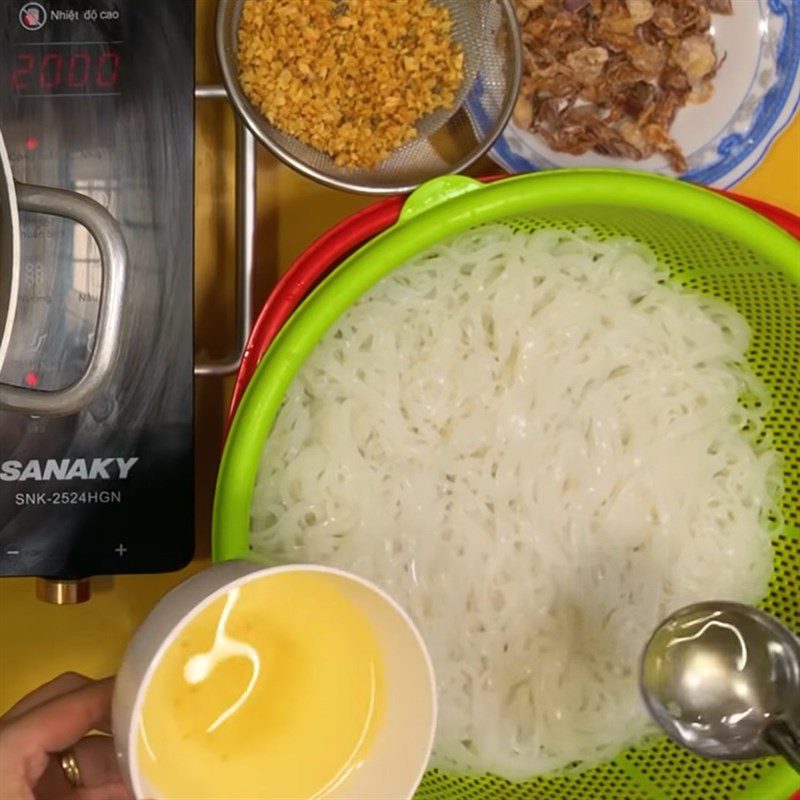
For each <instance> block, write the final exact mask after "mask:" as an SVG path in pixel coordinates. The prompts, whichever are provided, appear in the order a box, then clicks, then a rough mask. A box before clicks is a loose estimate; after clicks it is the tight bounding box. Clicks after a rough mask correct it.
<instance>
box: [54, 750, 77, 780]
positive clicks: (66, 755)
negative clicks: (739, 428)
mask: <svg viewBox="0 0 800 800" xmlns="http://www.w3.org/2000/svg"><path fill="white" fill-rule="evenodd" d="M58 763H59V764H60V765H61V771H62V772H63V773H64V777H65V778H66V779H67V783H68V784H69V785H70V786H71V787H72V788H73V789H77V788H78V787H79V786H80V785H81V770H80V767H79V766H78V761H77V759H76V758H75V753H73V752H72V750H65V751H64V752H63V753H60V754H59V756H58Z"/></svg>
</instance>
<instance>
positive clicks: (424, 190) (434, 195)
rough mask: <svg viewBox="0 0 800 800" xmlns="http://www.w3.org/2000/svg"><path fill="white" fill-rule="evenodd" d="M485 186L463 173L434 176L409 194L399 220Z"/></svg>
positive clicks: (404, 219) (406, 218)
mask: <svg viewBox="0 0 800 800" xmlns="http://www.w3.org/2000/svg"><path fill="white" fill-rule="evenodd" d="M483 186H484V184H483V183H481V182H480V181H477V180H475V179H474V178H466V177H464V176H463V175H444V176H442V177H441V178H434V179H433V180H431V181H428V182H427V183H423V184H422V186H420V187H419V189H416V190H415V191H413V192H412V193H411V194H410V195H409V198H408V200H406V202H405V204H404V205H403V210H402V211H401V212H400V216H399V217H398V220H397V221H398V222H399V223H402V222H408V220H410V219H411V218H412V217H416V216H417V215H418V214H422V213H423V212H424V211H428V210H430V209H431V208H433V207H434V206H438V205H440V204H441V203H444V202H446V201H447V200H452V199H453V198H454V197H458V196H459V195H462V194H467V193H468V192H474V191H476V190H477V189H482V188H483Z"/></svg>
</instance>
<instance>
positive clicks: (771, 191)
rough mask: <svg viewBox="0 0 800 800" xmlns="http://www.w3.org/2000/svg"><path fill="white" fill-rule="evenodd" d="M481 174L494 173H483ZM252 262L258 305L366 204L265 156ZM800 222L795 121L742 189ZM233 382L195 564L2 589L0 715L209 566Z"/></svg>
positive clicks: (118, 640) (217, 402)
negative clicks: (56, 587)
mask: <svg viewBox="0 0 800 800" xmlns="http://www.w3.org/2000/svg"><path fill="white" fill-rule="evenodd" d="M213 7H214V2H213V0H198V27H197V40H198V68H197V79H198V81H199V82H216V80H217V75H216V60H215V57H214V54H213V51H212V41H213V36H212V26H213ZM222 109H223V106H222V104H221V103H219V102H218V101H209V102H207V103H202V104H200V105H199V107H198V116H197V123H198V130H197V155H196V163H197V177H196V189H197V197H196V234H195V237H196V253H197V263H196V275H197V277H196V286H195V291H196V299H195V311H196V317H197V321H198V323H197V327H198V341H197V347H198V351H199V352H201V353H203V354H205V355H210V356H213V355H217V356H219V355H222V354H223V353H224V352H225V349H226V346H228V345H229V344H230V341H231V339H232V330H231V328H232V319H233V313H234V312H233V309H234V305H233V299H234V295H233V289H234V287H233V281H232V272H233V271H232V267H233V263H232V258H233V256H232V253H233V215H232V210H231V199H232V197H231V191H232V180H233V164H232V163H231V152H232V146H233V125H232V120H231V116H230V112H228V111H224V113H221V110H222ZM480 167H483V168H486V169H491V166H490V165H488V164H487V163H484V164H482V165H480ZM258 168H259V181H260V198H259V207H258V241H257V246H256V257H257V262H256V263H257V265H258V280H257V286H256V299H257V301H258V302H257V305H260V301H261V300H262V299H263V298H264V297H265V296H266V294H267V292H268V291H269V288H270V286H271V285H272V284H273V283H274V281H275V279H276V277H277V276H278V275H279V274H280V272H281V271H282V270H284V269H286V267H287V266H288V265H289V264H290V263H291V262H292V260H293V259H294V258H295V257H296V256H297V255H299V254H300V253H301V252H302V251H303V249H304V248H305V247H306V246H307V245H308V244H309V243H310V242H311V241H313V239H315V238H316V237H317V236H318V235H320V234H321V233H323V232H324V231H325V230H327V229H328V228H329V227H330V226H331V225H333V224H334V223H335V222H337V221H339V220H340V219H342V217H344V216H346V215H347V214H350V213H352V212H353V211H355V210H356V209H358V208H361V207H362V206H364V205H367V204H368V203H369V202H371V200H370V199H369V198H366V197H361V196H355V195H348V194H344V193H342V192H337V191H334V190H331V189H325V188H323V187H321V186H318V185H316V184H314V183H312V182H311V181H308V180H306V179H304V178H301V177H300V176H298V175H297V174H295V173H293V172H291V171H290V170H288V169H287V168H285V167H284V166H282V165H280V164H278V163H277V162H276V161H275V159H273V158H272V157H271V156H269V155H268V154H267V153H266V152H265V151H263V149H260V150H259V159H258ZM735 191H737V192H740V193H741V194H745V195H749V196H751V197H757V198H759V199H761V200H765V201H767V202H770V203H773V204H775V205H779V206H782V207H784V208H788V209H790V210H792V211H794V212H795V213H800V120H798V119H797V118H795V120H794V121H793V123H792V124H791V125H790V126H789V128H788V129H787V130H786V131H785V132H784V133H783V135H782V136H781V137H780V138H779V139H778V140H777V141H776V142H775V144H774V145H773V147H772V149H771V150H770V153H769V155H768V156H767V158H766V159H765V160H764V161H763V162H762V164H761V165H760V167H759V168H758V169H757V170H755V171H754V172H753V173H752V174H751V175H750V176H748V178H747V179H746V180H745V181H743V182H742V183H740V184H739V185H738V186H736V187H735ZM231 386H232V381H231V380H230V379H229V380H225V381H212V380H208V381H199V382H198V385H197V393H196V411H197V456H196V465H197V466H196V479H197V486H198V492H197V495H198V499H197V526H196V530H197V540H198V558H197V559H196V560H195V561H194V562H193V564H192V565H191V566H190V567H189V568H188V569H187V570H184V571H183V572H182V573H178V574H171V575H157V576H152V575H151V576H123V577H117V578H109V579H103V580H101V581H98V582H96V585H95V588H94V592H93V598H92V600H91V601H90V602H89V603H86V604H84V605H81V606H74V607H55V606H48V605H45V604H44V603H41V602H39V601H37V600H36V599H35V597H34V584H33V581H32V580H28V579H5V580H0V713H1V712H2V711H3V710H5V709H6V708H7V707H8V706H9V705H11V704H12V703H13V702H14V701H16V699H18V698H19V697H20V696H21V695H22V694H24V693H25V692H27V691H29V690H30V689H32V688H34V687H35V686H37V685H39V684H41V683H43V682H44V681H46V680H48V679H49V678H50V677H52V676H53V675H55V674H57V673H59V672H62V671H64V670H78V671H81V672H84V673H86V674H89V675H92V676H101V675H107V674H111V673H113V672H114V671H115V670H116V668H117V666H118V664H119V661H120V658H121V656H122V653H123V650H124V647H125V643H126V642H127V640H128V639H129V637H130V635H131V633H132V632H133V630H134V629H135V628H136V626H137V625H138V623H139V622H140V621H141V620H142V618H143V617H144V616H145V615H146V614H147V612H148V610H149V609H150V608H152V606H153V605H154V604H155V602H156V601H157V600H158V598H159V597H161V596H162V595H163V594H164V593H165V592H166V591H167V590H168V589H169V588H171V587H172V586H174V585H175V584H176V583H177V582H179V581H180V580H181V579H182V578H184V577H185V576H186V575H187V574H190V573H191V572H193V571H196V570H197V569H199V568H201V567H202V566H203V565H205V564H207V563H208V531H209V529H210V512H211V497H212V492H213V483H214V475H215V471H216V464H217V460H218V458H219V453H220V449H221V442H222V428H223V421H224V418H225V412H226V408H227V402H228V397H229V395H230V391H231Z"/></svg>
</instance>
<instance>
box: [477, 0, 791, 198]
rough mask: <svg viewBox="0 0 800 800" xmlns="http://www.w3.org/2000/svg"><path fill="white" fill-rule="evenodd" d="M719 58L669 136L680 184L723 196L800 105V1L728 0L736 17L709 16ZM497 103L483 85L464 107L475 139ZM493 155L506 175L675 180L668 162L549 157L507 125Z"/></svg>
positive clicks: (543, 147) (534, 139) (539, 143)
mask: <svg viewBox="0 0 800 800" xmlns="http://www.w3.org/2000/svg"><path fill="white" fill-rule="evenodd" d="M710 32H711V33H712V35H713V36H714V39H715V43H716V49H717V53H718V54H720V55H722V54H727V57H726V59H725V62H724V63H723V65H722V66H721V68H720V70H719V72H718V73H717V75H716V77H715V78H714V93H713V95H712V96H711V98H710V99H709V100H708V101H707V102H705V103H703V104H701V105H689V106H686V107H684V108H682V109H681V110H680V111H679V112H678V115H677V117H676V119H675V122H674V123H673V125H672V128H671V129H670V135H671V136H672V137H673V138H674V139H675V141H677V143H678V144H679V145H680V147H681V149H682V150H683V152H684V155H685V156H686V159H687V162H688V170H687V171H686V172H685V173H683V174H682V175H680V177H681V178H683V179H684V180H688V181H692V182H694V183H701V184H705V185H706V186H716V187H718V188H721V189H726V188H729V187H731V186H733V185H734V184H736V183H738V182H739V181H741V180H742V179H743V178H744V177H745V176H747V175H748V174H749V173H750V172H751V171H752V170H753V169H755V167H756V166H757V165H758V163H759V162H760V161H761V159H763V158H764V156H765V155H766V153H767V151H768V150H769V148H770V146H771V145H772V143H773V142H774V141H775V139H776V138H777V136H778V135H779V134H780V132H781V131H782V130H783V129H784V128H785V127H786V126H787V125H788V124H789V123H790V122H791V120H792V118H793V117H794V115H795V114H796V113H797V110H798V105H799V104H800V0H733V14H732V15H731V16H723V15H718V14H714V15H713V17H712V29H711V31H710ZM496 102H497V98H494V97H493V96H492V91H491V87H488V88H487V87H486V86H484V85H483V84H482V83H481V82H480V79H479V80H478V82H477V83H476V86H475V87H474V88H473V90H472V91H471V92H470V96H469V98H468V99H467V107H468V109H469V113H470V117H471V118H472V122H473V124H474V125H475V126H476V128H477V129H478V133H479V134H480V133H481V132H482V131H483V129H484V123H485V122H486V124H488V120H489V119H491V118H492V117H491V115H490V114H489V113H487V109H489V108H491V107H492V105H493V104H494V103H496ZM490 155H491V157H492V159H493V160H494V161H495V162H496V163H497V164H499V165H500V166H501V167H503V168H504V169H506V170H507V171H508V172H511V173H517V172H534V171H536V170H542V169H553V168H555V167H629V168H633V169H644V170H648V171H651V172H659V173H662V174H664V175H675V173H674V172H673V171H672V170H671V169H670V166H669V164H668V163H667V160H666V158H664V157H663V156H661V155H654V156H651V157H650V158H647V159H643V160H641V161H633V160H630V159H625V158H614V157H610V156H604V155H601V154H599V153H594V152H589V153H585V154H583V155H579V156H573V155H569V154H568V153H559V152H556V151H555V150H552V149H551V148H550V147H548V146H547V144H546V143H545V142H544V140H543V139H541V138H540V137H539V136H537V135H536V134H535V133H531V132H529V131H526V130H523V129H522V128H519V127H518V126H517V125H515V124H514V122H513V121H512V122H510V123H509V124H508V126H507V127H506V129H505V131H504V132H503V134H502V135H501V136H500V138H499V139H498V140H497V141H496V142H495V144H494V147H493V148H492V150H491V152H490Z"/></svg>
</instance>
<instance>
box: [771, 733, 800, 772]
mask: <svg viewBox="0 0 800 800" xmlns="http://www.w3.org/2000/svg"><path fill="white" fill-rule="evenodd" d="M764 739H765V740H766V742H767V744H768V745H769V746H770V747H771V748H772V749H773V750H774V751H775V752H776V753H778V754H779V755H781V756H783V757H784V758H785V759H786V760H787V761H788V762H789V766H791V767H792V768H794V769H795V770H796V771H797V772H798V773H800V742H799V741H798V740H797V737H796V736H795V735H794V734H793V733H792V730H791V729H790V728H789V726H788V725H786V724H785V723H783V722H776V723H775V724H774V725H770V726H769V728H767V730H766V732H765V733H764Z"/></svg>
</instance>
